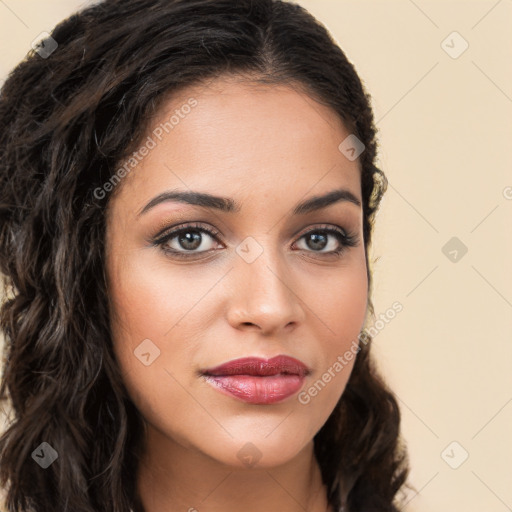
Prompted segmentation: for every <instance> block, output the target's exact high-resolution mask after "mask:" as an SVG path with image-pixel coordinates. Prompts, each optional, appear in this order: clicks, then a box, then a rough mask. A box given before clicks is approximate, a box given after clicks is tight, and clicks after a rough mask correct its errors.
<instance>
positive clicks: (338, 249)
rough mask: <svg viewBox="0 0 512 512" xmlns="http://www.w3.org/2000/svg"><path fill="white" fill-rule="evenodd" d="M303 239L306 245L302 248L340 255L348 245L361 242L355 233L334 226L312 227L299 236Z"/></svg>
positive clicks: (314, 251) (329, 254) (322, 253)
mask: <svg viewBox="0 0 512 512" xmlns="http://www.w3.org/2000/svg"><path fill="white" fill-rule="evenodd" d="M301 240H304V245H305V248H302V250H305V251H307V252H313V253H319V254H320V255H325V256H339V255H340V254H341V253H342V252H343V251H345V250H346V249H347V248H348V247H355V246H357V244H358V243H359V242H358V238H357V236H356V235H355V234H350V233H349V234H347V233H345V232H344V231H343V230H342V229H340V228H334V227H332V226H323V227H321V228H318V227H317V228H314V229H311V230H309V231H308V232H307V233H304V234H303V235H302V236H301V237H300V238H299V241H301Z"/></svg>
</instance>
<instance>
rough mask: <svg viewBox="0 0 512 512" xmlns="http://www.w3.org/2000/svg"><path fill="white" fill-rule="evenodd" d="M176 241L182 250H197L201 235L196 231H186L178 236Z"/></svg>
mask: <svg viewBox="0 0 512 512" xmlns="http://www.w3.org/2000/svg"><path fill="white" fill-rule="evenodd" d="M178 241H179V243H180V245H181V246H182V247H183V248H184V249H188V250H193V249H197V248H198V247H199V246H200V245H201V234H200V233H199V232H198V231H186V232H184V233H182V234H180V235H179V236H178ZM189 244H192V247H191V246H190V245H189Z"/></svg>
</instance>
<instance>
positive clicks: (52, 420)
mask: <svg viewBox="0 0 512 512" xmlns="http://www.w3.org/2000/svg"><path fill="white" fill-rule="evenodd" d="M51 38H52V39H48V40H47V41H46V43H45V45H44V47H41V48H42V49H43V51H31V52H30V53H29V55H28V56H27V58H26V59H24V60H23V61H22V62H21V63H20V64H19V65H18V66H17V67H16V68H15V69H14V70H13V71H12V72H11V74H10V75H9V77H8V79H7V80H6V82H5V84H4V86H3V89H2V93H1V96H0V223H1V224H0V271H1V272H2V274H4V285H5V293H6V297H5V300H4V303H3V305H2V308H1V310H0V328H1V330H2V332H3V334H4V337H5V359H4V366H3V377H2V381H1V387H0V398H1V399H2V400H4V401H9V404H10V408H11V410H12V414H13V416H12V418H11V419H10V422H9V424H8V427H7V429H6V430H5V432H4V433H3V435H2V436H1V437H0V455H1V457H0V485H2V486H5V487H6V488H8V494H7V500H6V504H7V507H8V510H9V512H21V511H35V512H53V511H55V512H78V511H80V512H97V511H99V510H105V511H109V512H128V511H129V510H130V508H131V507H138V508H140V509H142V507H141V504H140V502H139V499H138V497H137V495H136V493H135V489H136V485H135V480H134V478H135V475H136V472H137V471H136V470H137V465H138V461H139V457H140V455H141V437H142V432H143V423H142V419H141V418H140V415H139V413H138V411H137V410H136V409H135V407H134V405H133V403H132V402H131V401H130V399H129V397H128V394H127V392H126V389H125V387H124V385H123V381H122V379H121V376H120V372H119V369H118V366H117V364H116V360H115V357H114V353H113V349H112V340H111V333H110V328H109V312H108V300H107V298H108V289H107V285H106V282H107V281H106V278H105V268H104V263H105V253H104V235H105V210H106V207H107V204H108V200H109V198H110V197H111V195H110V194H105V197H101V198H100V197H99V195H98V193H96V194H95V190H96V191H97V189H98V187H102V185H103V184H104V183H105V182H106V181H108V180H109V179H111V178H112V176H113V174H114V172H115V171H116V169H118V167H117V166H118V165H119V163H120V162H121V161H123V159H124V158H125V157H126V156H127V155H129V154H130V153H131V152H132V151H134V149H136V148H137V147H138V146H139V144H140V142H141V140H142V138H143V137H144V135H145V133H146V128H147V123H148V120H149V119H150V118H151V116H152V115H153V114H154V113H155V112H156V111H157V110H158V108H159V106H161V105H162V103H163V101H164V100H165V99H166V98H168V96H169V95H170V94H172V93H173V92H176V91H179V90H180V89H182V88H184V87H187V86H189V85H194V84H198V83H200V82H201V81H204V80H209V79H214V78H215V77H219V76H221V75H232V76H235V75H236V76H240V77H246V78H250V79H251V80H252V81H259V82H262V83H266V84H295V85H296V86H297V85H298V86H300V87H303V88H304V89H305V90H306V91H307V92H308V94H309V95H310V96H311V97H312V98H314V99H316V100H317V101H319V102H321V103H323V104H325V105H327V106H329V107H330V108H332V109H333V111H335V112H336V113H337V114H338V115H339V116H340V118H341V119H342V121H343V122H344V124H345V126H346V127H347V129H348V130H349V131H350V133H352V134H354V135H356V136H357V138H358V139H359V140H360V141H361V142H362V143H363V144H364V146H365V149H364V151H363V153H362V154H361V155H360V164H361V192H362V200H363V215H364V219H363V234H364V243H365V249H366V259H367V264H368V265H367V268H368V283H369V292H370V291H371V268H370V267H371V266H370V264H369V261H368V252H369V248H370V244H371V234H372V229H373V224H374V217H375V213H376V211H377V209H378V206H379V203H380V200H381V197H382V195H383V194H384V192H385V190H386V179H385V176H384V174H383V172H382V171H380V170H379V169H377V167H376V166H375V163H374V162H375V158H376V150H377V142H376V129H375V126H374V121H373V113H372V109H371V106H370V96H369V95H368V94H367V93H366V91H365V89H364V88H363V85H362V83H361V80H360V79H359V77H358V75H357V73H356V71H355V69H354V67H353V65H352V64H351V63H350V62H349V61H348V60H347V58H346V56H345V54H344V53H343V51H342V50H341V49H340V48H339V46H338V45H337V44H336V43H335V42H334V41H333V39H332V38H331V36H330V35H329V33H328V32H327V30H326V29H325V28H324V27H323V26H322V25H321V24H320V23H318V22H317V21H316V20H315V18H313V17H312V16H311V15H310V14H309V13H308V12H307V11H305V10H304V9H303V8H302V7H300V6H298V5H295V4H293V3H289V2H284V1H281V0H237V1H236V2H234V1H233V0H106V1H104V2H101V3H97V4H95V5H93V6H91V7H88V8H86V9H85V10H83V11H81V12H78V13H77V14H75V15H73V16H71V17H69V18H68V19H66V20H64V21H63V22H61V23H60V24H59V25H57V26H56V27H55V29H54V30H53V32H52V34H51ZM41 48H40V50H41ZM45 51H46V54H45V53H44V52H45ZM369 310H370V311H371V313H372V314H373V306H372V304H371V300H370V302H369ZM364 341H365V342H364V343H361V345H360V346H361V351H360V352H359V354H358V356H357V358H356V362H355V366H354V369H353V372H352V374H351V377H350V379H349V381H348V384H347V387H346V389H345V391H344V393H343V395H342V397H341V399H340V401H339V403H338V404H337V405H336V407H335V409H334V411H333V412H332V414H331V416H330V417H329V419H328V420H327V422H326V423H325V425H324V426H323V427H322V429H321V430H320V431H319V432H318V433H317V434H316V436H315V438H314V444H315V453H316V456H317V458H318V461H319V464H320V468H321V471H322V476H323V480H324V482H325V484H326V485H327V488H328V499H329V502H330V503H331V504H332V505H333V506H334V508H335V509H336V510H344V511H345V512H358V511H365V512H370V511H372V512H373V511H375V512H377V511H379V512H384V511H386V512H391V511H396V510H397V505H396V499H397V493H398V491H399V490H400V489H401V488H402V486H403V485H404V484H405V482H406V477H407V474H408V464H407V456H406V451H405V448H404V446H403V443H402V442H401V438H400V432H399V430H400V411H399V408H398V405H397V401H396V399H395V397H394V395H393V393H392V392H391V391H390V390H389V389H388V387H387V386H386V385H385V383H384V381H383V380H382V379H381V377H380V376H379V374H378V372H377V370H376V368H375V367H374V364H373V362H372V358H371V357H370V347H371V339H370V338H369V337H368V336H367V338H366V339H365V340H364ZM42 442H45V443H48V444H49V445H50V446H51V447H52V448H53V449H54V450H55V452H56V453H57V454H58V461H57V463H54V464H51V465H50V466H49V467H48V468H46V469H42V468H41V467H40V466H39V465H38V464H35V463H34V460H32V459H33V457H32V454H33V452H34V450H35V449H36V448H38V447H39V446H40V445H41V443H42ZM342 507H343V508H342Z"/></svg>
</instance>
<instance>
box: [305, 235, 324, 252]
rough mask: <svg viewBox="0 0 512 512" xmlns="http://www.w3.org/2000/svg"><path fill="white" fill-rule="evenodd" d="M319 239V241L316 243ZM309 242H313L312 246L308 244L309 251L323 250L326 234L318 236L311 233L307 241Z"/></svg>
mask: <svg viewBox="0 0 512 512" xmlns="http://www.w3.org/2000/svg"><path fill="white" fill-rule="evenodd" d="M320 239H321V241H320V242H318V241H319V240H320ZM311 240H312V242H313V246H311V244H310V243H308V246H309V247H310V249H317V250H318V249H323V248H325V246H326V244H327V235H326V234H321V235H318V234H316V233H311V234H310V235H309V239H308V241H311ZM319 245H320V246H319Z"/></svg>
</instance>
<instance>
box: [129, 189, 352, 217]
mask: <svg viewBox="0 0 512 512" xmlns="http://www.w3.org/2000/svg"><path fill="white" fill-rule="evenodd" d="M167 201H176V202H179V203H185V204H190V205H194V206H202V207H204V208H210V209H216V210H220V211H222V212H226V213H236V212H239V211H240V209H241V204H240V203H238V202H236V201H234V200H233V199H231V198H229V197H220V196H214V195H211V194H206V193H204V192H195V191H180V190H168V191H166V192H162V193H161V194H159V195H158V196H156V197H154V198H153V199H151V201H149V203H147V204H146V206H144V208H142V210H141V211H140V212H139V213H138V215H137V216H141V215H143V214H144V213H146V212H148V211H149V210H151V209H152V208H154V207H155V206H156V205H158V204H160V203H164V202H167ZM341 201H347V202H349V203H353V204H355V205H357V206H359V207H360V206H361V201H359V199H358V198H357V197H356V196H355V195H354V194H353V193H352V192H350V191H349V190H346V189H343V188H340V189H337V190H332V191H331V192H328V193H327V194H324V195H321V196H313V197H310V198H309V199H306V200H305V201H302V202H301V203H299V204H298V205H297V206H295V208H294V210H293V215H304V214H306V213H310V212H312V211H316V210H320V209H322V208H327V207H328V206H331V205H332V204H335V203H339V202H341Z"/></svg>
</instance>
